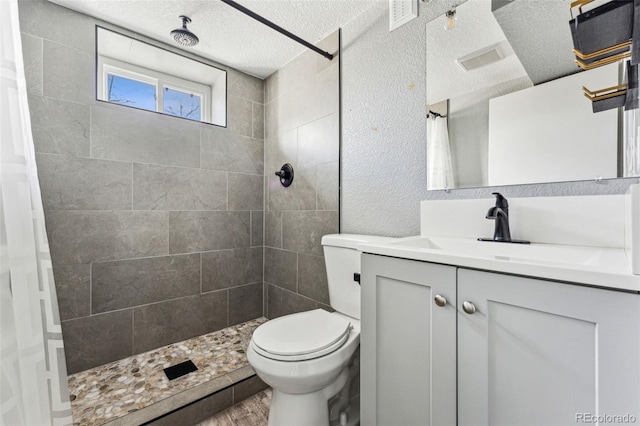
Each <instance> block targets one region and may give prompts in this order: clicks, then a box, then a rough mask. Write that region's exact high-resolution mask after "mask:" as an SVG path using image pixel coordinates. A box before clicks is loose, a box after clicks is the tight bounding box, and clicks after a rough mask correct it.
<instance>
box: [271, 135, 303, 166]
mask: <svg viewBox="0 0 640 426" xmlns="http://www.w3.org/2000/svg"><path fill="white" fill-rule="evenodd" d="M264 152H265V167H266V169H267V171H268V172H271V170H273V172H271V173H269V175H271V174H273V173H274V172H275V171H276V170H280V167H282V165H283V164H285V163H291V164H293V166H294V169H295V171H297V169H298V168H299V167H298V129H292V130H289V131H287V132H284V133H282V134H278V135H276V136H274V137H270V138H268V139H267V140H265V148H264Z"/></svg>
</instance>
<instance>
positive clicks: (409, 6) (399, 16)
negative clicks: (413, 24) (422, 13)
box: [389, 0, 418, 32]
mask: <svg viewBox="0 0 640 426" xmlns="http://www.w3.org/2000/svg"><path fill="white" fill-rule="evenodd" d="M417 17H418V0H389V31H390V32H391V31H393V30H395V29H397V28H400V27H401V26H403V25H404V24H406V23H407V22H409V21H411V20H412V19H415V18H417Z"/></svg>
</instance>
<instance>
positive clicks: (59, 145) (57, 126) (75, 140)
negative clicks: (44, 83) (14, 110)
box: [29, 95, 90, 157]
mask: <svg viewBox="0 0 640 426" xmlns="http://www.w3.org/2000/svg"><path fill="white" fill-rule="evenodd" d="M29 110H30V112H31V130H32V132H33V143H34V145H35V149H36V152H46V153H50V154H64V155H72V156H76V157H88V156H89V133H90V130H89V125H90V114H89V109H88V108H87V107H86V106H84V105H80V104H76V103H72V102H66V101H61V100H58V99H51V98H45V97H42V96H35V95H32V96H29Z"/></svg>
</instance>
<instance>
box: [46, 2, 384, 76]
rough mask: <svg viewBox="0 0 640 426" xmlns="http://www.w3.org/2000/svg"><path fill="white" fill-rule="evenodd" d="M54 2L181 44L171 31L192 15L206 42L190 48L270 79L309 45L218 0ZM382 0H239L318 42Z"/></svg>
mask: <svg viewBox="0 0 640 426" xmlns="http://www.w3.org/2000/svg"><path fill="white" fill-rule="evenodd" d="M50 1H52V2H54V3H57V4H59V5H61V6H65V7H68V8H69V9H73V10H76V11H78V12H82V13H84V14H87V15H90V16H94V17H96V18H99V19H102V20H104V21H107V22H110V23H113V24H116V25H119V26H121V27H124V28H127V29H130V30H132V31H135V32H138V33H140V34H143V35H145V36H148V37H151V38H153V39H156V40H159V41H163V42H165V43H169V44H175V43H174V42H173V39H171V38H170V36H169V33H170V32H171V30H173V29H176V28H178V27H180V26H181V25H182V22H181V21H180V19H179V18H178V16H179V15H186V16H189V17H190V18H191V20H192V22H191V23H190V24H188V28H189V29H190V30H191V31H192V32H194V33H195V34H196V35H197V36H198V38H199V39H200V43H199V44H198V45H197V46H194V47H191V48H184V49H185V50H187V49H188V50H189V51H191V52H193V53H195V54H197V55H200V56H202V57H205V58H209V59H211V60H213V61H216V62H218V63H220V64H224V65H228V66H231V67H233V68H236V69H238V70H241V71H244V72H246V73H248V74H251V75H255V76H257V77H260V78H266V77H268V76H269V75H271V74H272V73H273V72H275V71H276V70H278V69H279V68H281V67H282V66H283V65H284V64H286V63H287V62H288V61H290V60H291V59H293V58H294V57H296V56H298V55H299V54H300V53H301V52H302V51H304V49H305V47H303V46H301V45H300V44H298V43H296V42H294V41H292V40H290V39H288V38H287V37H285V36H284V35H282V34H280V33H278V32H276V31H274V30H272V29H271V28H268V27H266V26H265V25H263V24H261V23H259V22H257V21H255V20H254V19H252V18H250V17H248V16H246V15H244V14H242V13H240V12H239V11H237V10H235V9H234V8H232V7H230V6H228V5H226V4H224V3H222V2H221V1H218V0H208V1H202V0H50ZM381 1H384V2H386V0H238V3H239V4H241V5H242V6H245V7H247V8H249V9H251V10H252V11H254V12H256V13H257V14H259V15H262V16H263V17H265V18H267V19H269V20H270V21H272V22H274V23H276V24H278V25H280V26H281V27H283V28H284V29H286V30H288V31H290V32H292V33H293V34H295V35H297V36H299V37H302V38H303V39H305V40H306V41H308V42H310V43H314V44H315V43H317V42H318V41H320V40H321V39H323V38H324V37H325V36H327V35H329V34H330V33H332V32H334V31H335V30H336V29H338V28H340V27H342V26H344V25H345V24H346V23H347V22H349V21H351V20H352V19H354V18H355V17H356V16H358V15H359V14H360V13H362V12H363V11H365V10H367V9H368V8H370V7H371V6H372V5H373V4H375V3H379V2H381ZM176 46H177V44H176ZM330 53H333V52H330Z"/></svg>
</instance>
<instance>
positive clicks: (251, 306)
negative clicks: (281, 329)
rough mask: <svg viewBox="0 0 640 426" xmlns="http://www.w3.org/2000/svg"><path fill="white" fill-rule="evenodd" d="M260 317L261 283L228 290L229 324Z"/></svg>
mask: <svg viewBox="0 0 640 426" xmlns="http://www.w3.org/2000/svg"><path fill="white" fill-rule="evenodd" d="M261 316H262V283H258V284H250V285H243V286H241V287H234V288H231V289H229V324H239V323H241V322H245V321H249V320H252V319H255V318H259V317H261Z"/></svg>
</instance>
